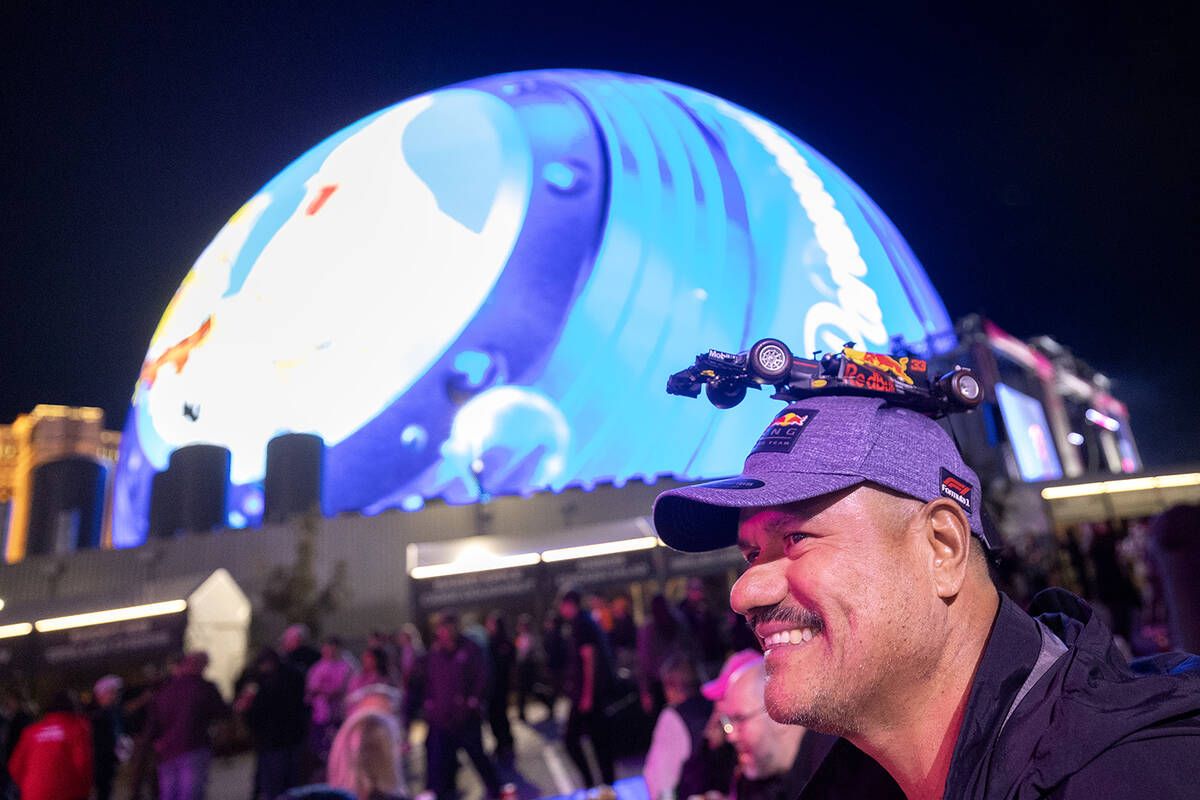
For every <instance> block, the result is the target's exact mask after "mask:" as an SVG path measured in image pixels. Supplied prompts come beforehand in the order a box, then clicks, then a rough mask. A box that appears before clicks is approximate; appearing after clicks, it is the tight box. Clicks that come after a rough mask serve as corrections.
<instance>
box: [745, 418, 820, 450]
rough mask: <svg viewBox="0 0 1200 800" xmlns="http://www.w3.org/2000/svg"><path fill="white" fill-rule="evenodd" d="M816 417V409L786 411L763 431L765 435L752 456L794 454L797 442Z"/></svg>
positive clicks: (760, 439) (759, 438)
mask: <svg viewBox="0 0 1200 800" xmlns="http://www.w3.org/2000/svg"><path fill="white" fill-rule="evenodd" d="M816 415H817V412H816V411H815V410H814V409H808V408H797V409H794V410H792V409H789V410H787V411H784V412H783V413H782V414H780V415H778V416H777V417H775V419H773V420H771V424H770V425H768V426H767V429H766V430H765V431H763V435H762V436H760V437H758V442H756V443H755V445H754V449H753V450H751V451H750V455H754V454H755V453H790V452H792V448H794V447H795V446H796V442H797V441H799V439H800V434H801V432H803V431H804V429H805V428H806V427H808V425H809V424H810V423H811V422H812V419H813V417H815V416H816Z"/></svg>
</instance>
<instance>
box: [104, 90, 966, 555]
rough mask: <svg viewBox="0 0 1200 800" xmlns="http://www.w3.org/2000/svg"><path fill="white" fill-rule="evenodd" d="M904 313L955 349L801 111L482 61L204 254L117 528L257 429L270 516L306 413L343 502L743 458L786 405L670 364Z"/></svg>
mask: <svg viewBox="0 0 1200 800" xmlns="http://www.w3.org/2000/svg"><path fill="white" fill-rule="evenodd" d="M895 335H899V336H902V337H904V338H905V339H906V340H907V341H909V342H912V343H915V345H916V346H917V347H918V348H919V349H929V348H932V349H937V350H944V349H948V348H949V347H950V346H952V344H953V333H952V327H951V324H950V320H949V318H948V316H947V314H946V310H945V308H944V306H943V305H942V302H941V300H940V299H939V298H938V296H937V294H936V292H935V291H934V289H933V287H932V286H931V285H930V283H929V280H928V278H927V277H926V275H925V273H924V271H923V270H922V268H921V266H920V264H919V263H918V262H917V260H916V258H915V257H914V256H913V254H912V252H911V251H910V249H909V248H908V246H907V245H906V244H905V242H904V240H903V239H902V238H901V236H900V235H899V233H898V232H897V231H896V229H895V227H894V226H893V225H892V224H891V222H890V221H889V220H888V219H887V217H885V216H884V214H883V213H882V212H881V211H880V209H879V208H878V207H877V206H876V205H875V204H874V203H873V202H872V201H871V200H870V199H869V198H868V197H867V196H866V195H865V194H864V193H863V192H862V190H860V189H859V188H858V187H857V186H856V185H855V184H854V183H853V182H852V181H851V180H850V179H849V178H847V177H846V176H845V175H844V174H842V173H841V172H840V171H839V170H838V169H837V168H836V167H835V166H833V165H832V164H831V163H829V162H828V161H827V160H826V159H825V158H823V157H822V156H821V155H820V154H819V153H817V152H815V151H814V150H812V149H811V148H809V147H808V146H806V145H805V144H804V143H803V142H801V141H799V140H798V139H796V138H795V137H793V136H792V135H790V134H789V133H787V132H786V131H784V130H782V129H780V128H779V127H777V126H775V125H773V124H772V123H770V122H768V121H766V120H764V119H763V118H761V117H758V116H756V115H754V114H753V113H751V112H749V111H746V110H745V109H742V108H740V107H738V106H735V105H733V104H732V103H729V102H726V101H724V100H721V99H720V98H717V97H714V96H712V95H709V94H705V93H703V92H700V91H697V90H695V89H690V88H687V87H684V86H680V85H677V84H672V83H668V82H665V81H660V80H655V79H652V78H645V77H640V76H633V75H621V74H614V73H606V72H588V71H558V70H548V71H538V72H526V73H515V74H510V75H500V76H494V77H490V78H482V79H479V80H473V81H469V82H467V83H463V84H459V85H456V86H453V87H449V88H446V89H442V90H438V91H434V92H431V93H428V94H425V95H421V96H419V97H415V98H412V99H409V100H406V101H404V102H401V103H399V104H397V105H394V106H392V107H390V108H386V109H384V110H382V111H379V112H378V113H376V114H373V115H371V116H369V117H367V118H366V119H363V120H361V121H359V122H358V123H355V124H354V125H351V126H350V127H348V128H346V129H345V130H343V131H340V132H338V133H336V134H334V135H333V136H331V137H330V138H329V139H327V140H325V141H324V142H322V143H321V144H319V145H317V146H316V147H314V148H313V149H312V150H310V151H309V152H308V153H306V154H304V155H303V156H301V157H300V158H299V159H298V160H297V161H296V162H294V163H293V164H291V165H290V166H289V167H287V168H286V169H285V170H284V171H283V172H281V173H280V174H279V175H278V176H277V177H275V178H274V179H273V180H272V181H271V182H270V183H268V184H267V185H266V186H264V187H263V189H262V190H261V191H259V193H258V194H256V195H255V196H254V197H252V198H251V199H250V200H249V201H248V202H246V204H245V205H244V206H243V207H242V208H241V209H240V210H239V211H238V212H237V213H236V214H234V215H233V217H232V218H231V219H230V221H229V222H228V224H226V226H225V227H224V228H223V229H222V230H221V231H220V232H219V233H218V234H217V235H216V237H215V238H214V239H213V241H212V242H211V244H209V246H208V247H207V248H206V249H205V250H204V252H203V253H201V255H200V257H199V258H198V259H197V261H196V263H195V265H194V266H193V267H192V269H191V271H190V272H189V273H188V275H187V277H186V278H185V279H184V281H183V284H182V285H181V286H180V288H179V290H178V292H177V293H176V295H175V297H174V299H173V300H172V301H171V303H170V305H169V306H168V308H167V310H166V312H165V313H164V314H163V317H162V320H161V322H160V324H159V326H158V329H157V330H156V331H155V333H154V336H153V338H152V340H151V342H150V347H149V350H148V352H147V354H146V359H145V362H144V364H143V367H142V369H141V372H140V375H139V376H138V379H137V384H136V386H135V389H134V395H133V403H132V408H131V412H130V415H129V418H128V421H127V424H126V428H125V434H124V438H123V440H122V445H121V459H120V464H119V467H118V476H117V478H116V491H115V502H114V526H113V539H114V543H115V544H116V545H117V546H118V547H121V546H130V545H135V544H138V543H140V542H141V541H143V540H144V539H145V536H146V529H147V522H146V517H147V510H148V508H149V494H150V485H151V480H152V478H153V476H154V474H155V473H156V472H158V471H161V470H163V469H164V468H165V467H166V465H167V463H168V459H169V456H170V454H171V452H172V451H173V450H175V449H177V448H180V447H182V446H185V445H188V444H192V443H198V442H204V443H215V444H220V445H223V446H225V447H227V448H229V450H230V451H231V453H232V462H231V464H232V466H231V469H232V474H231V484H232V486H231V491H230V494H229V497H230V508H229V519H230V523H231V524H232V525H235V526H238V525H245V524H255V523H256V522H257V521H258V520H259V519H260V518H261V515H262V508H263V498H262V490H261V485H262V479H263V470H264V457H265V456H264V454H265V451H266V444H267V442H268V440H270V439H271V438H272V437H274V436H276V435H277V434H280V433H284V432H292V431H294V432H309V433H316V434H319V435H320V436H321V437H323V438H324V440H325V443H326V447H327V450H326V461H325V476H324V483H323V488H322V506H323V508H324V510H325V511H326V512H327V513H336V512H339V511H346V510H355V511H363V512H365V513H375V512H378V511H380V510H382V509H386V508H405V509H415V508H419V507H420V506H421V505H422V504H423V503H424V501H425V500H427V499H430V498H435V497H441V498H445V499H446V500H448V501H450V502H471V501H474V500H476V499H479V498H480V497H481V496H484V495H486V494H499V493H528V492H532V491H537V490H541V489H560V488H562V487H565V486H568V485H579V484H582V485H585V486H586V485H588V484H590V483H594V482H596V481H603V480H614V481H617V482H621V481H624V480H628V479H630V478H636V477H638V476H654V475H658V474H673V475H676V476H679V477H683V478H701V477H710V476H719V475H724V474H728V473H731V472H735V471H737V470H738V469H739V467H740V461H741V458H742V456H743V455H744V452H745V450H746V447H747V444H748V443H750V442H753V441H754V439H755V437H756V436H757V435H758V433H759V432H760V428H761V427H762V425H763V424H765V423H764V420H769V418H770V415H771V414H772V413H773V411H774V408H775V406H776V403H775V402H774V401H771V400H769V399H768V398H767V397H766V394H765V393H762V394H761V395H759V396H755V397H752V398H750V400H748V401H747V403H748V404H749V407H743V408H740V409H739V410H738V411H737V412H736V413H721V412H717V411H716V410H715V409H713V408H712V407H711V406H710V405H708V404H707V403H705V402H702V401H690V400H687V399H681V398H678V397H670V396H668V395H667V394H666V393H665V392H664V385H665V381H666V377H667V375H668V374H670V373H671V372H673V371H675V370H678V369H681V368H682V367H684V366H686V365H687V364H688V363H690V362H691V361H692V359H693V358H694V357H695V355H696V353H698V352H700V351H702V350H705V349H707V348H709V347H715V348H720V349H724V350H729V351H736V350H739V349H744V348H746V347H747V346H748V345H750V344H751V343H753V342H754V341H755V340H757V339H759V338H762V337H765V336H775V337H779V338H782V339H784V340H785V341H787V342H789V343H790V344H791V345H792V348H793V349H794V350H795V351H796V352H797V353H805V352H808V351H812V350H815V349H831V348H836V347H839V346H840V345H841V344H842V343H843V342H844V341H846V340H854V341H856V342H858V343H859V344H860V345H863V346H866V347H868V348H873V349H886V347H887V344H888V340H889V338H890V337H892V336H895ZM752 394H757V393H752ZM755 409H757V413H756V411H755Z"/></svg>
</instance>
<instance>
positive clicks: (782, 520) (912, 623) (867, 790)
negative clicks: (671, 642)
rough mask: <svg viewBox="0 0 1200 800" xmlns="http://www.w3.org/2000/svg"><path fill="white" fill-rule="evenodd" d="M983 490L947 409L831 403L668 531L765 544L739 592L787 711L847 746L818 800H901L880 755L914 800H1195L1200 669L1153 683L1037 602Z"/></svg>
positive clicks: (1049, 603)
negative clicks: (1013, 564)
mask: <svg viewBox="0 0 1200 800" xmlns="http://www.w3.org/2000/svg"><path fill="white" fill-rule="evenodd" d="M979 492H980V490H979V481H978V478H977V477H976V475H975V473H974V472H973V471H972V470H971V469H970V468H969V467H967V465H966V464H965V463H964V462H963V460H962V458H961V456H960V455H959V453H958V450H957V449H956V447H955V446H954V444H953V442H952V441H951V439H950V438H949V436H948V435H947V434H946V433H945V432H944V431H943V430H942V428H941V427H940V426H938V424H937V423H935V422H934V421H932V420H930V419H929V418H927V417H925V416H922V415H920V414H918V413H916V412H913V411H910V410H908V409H902V408H897V407H894V406H890V405H888V404H887V403H886V402H885V401H884V400H882V399H876V398H868V397H828V396H827V397H818V398H810V399H808V400H805V401H802V402H799V403H794V404H792V405H790V406H788V408H787V409H786V410H785V411H784V412H782V413H780V414H779V415H777V416H776V417H775V418H774V419H773V420H772V422H771V424H770V425H769V426H768V427H767V430H766V431H765V432H764V433H763V434H762V436H761V437H760V438H759V439H758V442H757V443H756V444H755V446H754V448H753V449H752V450H751V453H750V455H749V457H748V458H747V460H746V464H745V468H744V469H743V471H742V474H741V475H740V476H738V477H736V478H731V479H728V480H722V481H715V482H711V483H707V484H700V485H697V486H690V487H685V488H682V489H675V490H671V491H669V492H665V493H664V494H662V495H660V496H659V498H658V500H657V501H656V503H655V511H654V521H655V525H656V527H657V529H658V533H659V535H660V536H661V537H662V539H663V541H665V542H666V543H667V544H668V545H670V546H672V547H675V548H677V549H680V550H688V551H702V550H711V549H715V548H718V547H724V546H728V545H731V544H737V545H738V546H739V547H740V548H741V550H742V552H743V554H744V555H745V557H746V561H747V562H748V567H747V569H746V571H745V573H744V574H743V575H742V576H741V578H740V579H739V580H738V582H737V583H736V584H735V586H734V588H733V592H732V596H731V602H732V605H733V607H734V609H735V610H736V611H738V612H740V613H742V614H744V615H745V616H746V618H747V620H748V622H749V623H750V625H751V627H752V628H753V630H754V631H755V633H756V634H757V636H758V637H759V641H760V643H761V644H762V647H763V650H764V656H765V668H766V675H767V680H766V687H765V704H766V709H767V711H768V713H769V714H770V715H771V717H772V718H773V719H775V720H777V721H779V722H784V723H790V724H796V725H803V726H806V727H808V728H811V729H814V730H817V731H822V732H825V733H831V734H836V735H838V736H840V737H842V740H841V741H839V742H838V743H837V744H836V745H834V747H833V749H832V750H831V751H830V754H829V756H828V757H826V759H825V761H824V762H823V763H822V765H821V768H820V769H819V770H818V771H817V774H816V775H814V776H813V778H812V780H811V781H810V782H809V784H808V785H807V786H806V787H805V790H804V792H803V793H802V794H801V797H802V798H815V797H834V796H836V797H854V796H882V795H881V794H880V789H879V787H878V786H877V785H876V784H875V783H874V782H873V781H868V780H867V779H869V778H871V776H872V775H877V774H878V770H879V767H882V768H883V770H886V772H887V773H888V774H889V775H890V777H891V779H892V780H894V782H895V786H894V787H892V790H893V791H895V790H896V789H897V788H898V789H899V790H900V791H903V793H904V794H905V795H906V796H908V797H909V798H913V799H916V798H941V797H970V798H984V797H988V798H990V797H1027V796H1029V797H1047V796H1048V797H1058V798H1075V797H1088V798H1089V799H1090V800H1094V798H1096V797H1144V796H1154V797H1193V796H1194V785H1193V784H1192V782H1191V780H1190V779H1189V778H1187V777H1186V776H1185V773H1184V769H1185V765H1187V764H1190V763H1191V762H1193V761H1195V760H1196V759H1197V758H1200V675H1198V674H1197V673H1196V671H1195V670H1194V667H1195V659H1192V660H1190V661H1189V660H1185V658H1184V657H1183V656H1175V657H1162V658H1159V659H1157V660H1155V661H1153V662H1149V663H1145V664H1142V665H1139V671H1138V673H1137V675H1140V677H1137V676H1135V672H1134V671H1133V670H1131V669H1130V667H1129V666H1127V665H1126V664H1125V663H1124V661H1123V660H1121V658H1120V656H1119V655H1118V653H1117V651H1116V650H1115V648H1113V647H1112V637H1111V634H1109V632H1108V631H1107V629H1105V628H1104V626H1103V625H1102V624H1101V623H1100V621H1099V620H1098V619H1096V618H1095V616H1094V615H1093V614H1092V611H1091V609H1090V608H1089V607H1088V606H1087V605H1086V604H1085V603H1083V602H1082V601H1081V600H1079V599H1077V598H1075V597H1074V596H1072V595H1070V594H1067V593H1066V592H1062V591H1060V590H1051V591H1050V592H1047V593H1043V594H1042V595H1039V598H1038V599H1037V600H1035V603H1034V608H1033V609H1031V613H1033V614H1035V615H1037V614H1038V613H1039V612H1042V613H1041V615H1040V618H1039V617H1038V616H1035V617H1030V616H1029V615H1027V614H1026V613H1024V612H1023V611H1021V609H1019V608H1018V607H1017V606H1016V605H1015V604H1014V603H1013V602H1012V601H1011V600H1009V599H1008V598H1007V597H1004V596H1003V595H1001V594H1000V593H999V592H997V590H996V588H995V587H994V585H993V584H992V582H991V580H990V577H989V575H988V567H987V554H988V551H991V550H994V549H995V547H996V545H997V544H998V543H997V542H995V541H994V540H992V539H990V538H989V535H988V534H987V533H986V532H985V530H984V527H983V524H982V518H981V516H980V511H981V507H980V506H981V497H980V496H979ZM1189 667H1193V669H1190V670H1189V669H1188V668H1189ZM1169 672H1175V673H1177V674H1166V673H1169ZM864 781H866V782H864Z"/></svg>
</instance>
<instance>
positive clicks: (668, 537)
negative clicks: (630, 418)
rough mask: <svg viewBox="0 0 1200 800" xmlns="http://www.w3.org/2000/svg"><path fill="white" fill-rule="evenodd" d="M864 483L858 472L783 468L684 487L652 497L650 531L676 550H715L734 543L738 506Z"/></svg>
mask: <svg viewBox="0 0 1200 800" xmlns="http://www.w3.org/2000/svg"><path fill="white" fill-rule="evenodd" d="M862 482H863V478H862V477H861V476H859V475H831V474H826V473H803V472H783V473H758V474H754V475H741V476H739V477H736V478H726V479H724V480H719V481H709V482H708V483H698V484H695V485H693V486H684V487H682V488H680V489H671V490H669V491H666V492H663V493H662V494H660V495H659V496H658V498H657V499H656V500H655V501H654V529H655V531H656V532H657V533H658V537H659V538H660V539H662V540H663V542H664V543H665V544H666V545H667V546H668V547H672V548H674V549H675V550H682V551H684V552H688V553H701V552H704V551H706V550H716V549H718V548H721V547H728V546H729V545H731V544H734V543H736V542H737V523H738V511H739V509H742V508H752V507H757V506H777V505H783V504H784V503H794V502H796V501H798V500H810V499H812V498H814V497H820V496H821V495H823V494H829V493H830V492H837V491H840V490H842V489H846V488H848V487H850V486H854V485H856V484H859V483H862Z"/></svg>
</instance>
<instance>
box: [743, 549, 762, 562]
mask: <svg viewBox="0 0 1200 800" xmlns="http://www.w3.org/2000/svg"><path fill="white" fill-rule="evenodd" d="M742 558H744V559H746V563H747V564H753V563H754V562H755V561H756V560H757V559H758V551H757V550H743V551H742Z"/></svg>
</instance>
